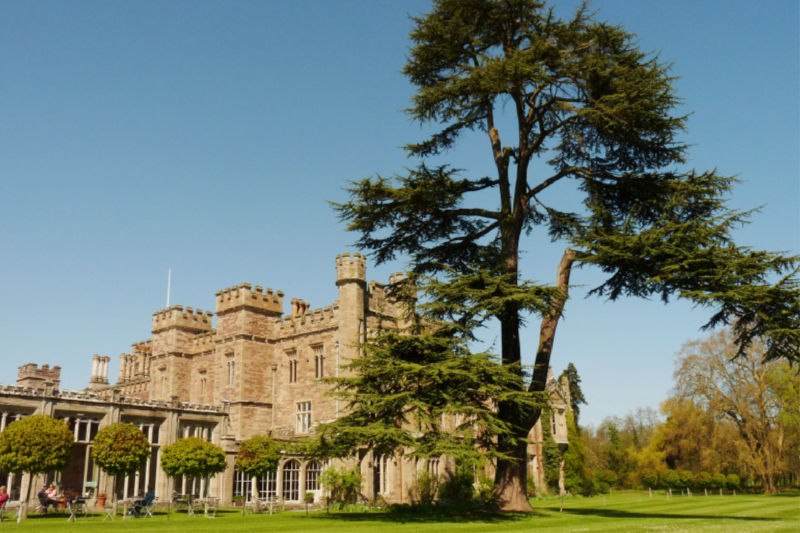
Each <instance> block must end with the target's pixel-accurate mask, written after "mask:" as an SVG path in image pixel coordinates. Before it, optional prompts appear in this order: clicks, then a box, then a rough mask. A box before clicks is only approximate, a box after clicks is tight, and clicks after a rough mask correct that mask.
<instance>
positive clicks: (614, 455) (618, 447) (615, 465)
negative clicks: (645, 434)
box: [605, 422, 628, 476]
mask: <svg viewBox="0 0 800 533" xmlns="http://www.w3.org/2000/svg"><path fill="white" fill-rule="evenodd" d="M606 434H607V435H608V446H607V447H606V450H605V453H606V457H607V459H606V464H607V465H608V468H609V469H610V470H612V471H614V472H615V473H616V474H617V476H622V475H624V474H625V472H626V470H627V466H628V465H627V457H626V453H625V450H624V449H623V448H622V441H621V439H620V437H619V430H618V429H617V427H616V426H615V425H614V424H612V423H611V422H609V423H608V424H607V425H606Z"/></svg>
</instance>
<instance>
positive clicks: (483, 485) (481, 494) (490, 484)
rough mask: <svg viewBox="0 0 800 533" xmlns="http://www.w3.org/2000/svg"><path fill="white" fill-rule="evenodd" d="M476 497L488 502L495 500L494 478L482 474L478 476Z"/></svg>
mask: <svg viewBox="0 0 800 533" xmlns="http://www.w3.org/2000/svg"><path fill="white" fill-rule="evenodd" d="M478 499H479V500H482V501H483V502H484V503H488V504H491V503H492V502H494V501H495V496H494V479H492V478H489V477H486V476H484V475H483V474H481V475H480V476H479V477H478Z"/></svg>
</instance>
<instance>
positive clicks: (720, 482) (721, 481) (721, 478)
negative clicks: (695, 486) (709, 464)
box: [711, 472, 728, 496]
mask: <svg viewBox="0 0 800 533" xmlns="http://www.w3.org/2000/svg"><path fill="white" fill-rule="evenodd" d="M727 484H728V478H726V477H725V474H720V473H719V472H717V473H716V474H714V475H713V476H711V488H712V489H719V494H720V496H721V495H722V489H724V488H725V485H727Z"/></svg>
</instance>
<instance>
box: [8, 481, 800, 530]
mask: <svg viewBox="0 0 800 533" xmlns="http://www.w3.org/2000/svg"><path fill="white" fill-rule="evenodd" d="M559 503H560V502H559V500H548V501H540V502H535V508H536V513H533V514H529V515H500V514H488V513H477V514H473V515H465V514H439V513H429V514H408V515H404V514H383V513H365V514H347V513H331V514H326V513H324V512H316V513H311V514H310V516H308V517H306V516H305V513H299V512H284V513H281V514H278V515H276V516H268V515H247V516H246V517H242V515H241V513H240V512H236V511H233V510H230V511H222V512H220V513H219V515H218V517H217V518H215V519H206V518H202V517H200V518H189V517H187V516H186V515H185V514H183V513H181V514H178V515H176V514H174V513H173V514H172V516H171V517H170V519H169V520H167V516H166V514H161V513H159V514H158V515H157V516H156V518H154V519H145V518H140V519H136V520H126V521H124V522H123V521H122V520H121V519H120V518H117V520H116V521H115V522H113V523H111V522H105V523H104V522H101V521H100V520H99V519H98V520H80V521H79V522H78V523H77V524H71V523H67V521H66V518H65V517H56V516H47V517H41V516H40V517H32V518H30V519H29V520H27V521H24V522H23V523H22V524H21V525H19V526H18V525H17V524H16V523H13V522H11V521H6V522H5V523H3V524H1V525H0V529H5V530H9V531H10V530H15V529H20V530H25V531H43V532H44V531H48V532H53V531H67V530H72V531H80V532H81V533H84V532H90V531H147V532H150V531H154V532H160V531H163V532H175V533H177V532H184V531H186V532H192V533H201V532H206V531H208V532H211V531H214V532H225V533H227V532H250V531H253V532H255V531H259V532H260V531H276V532H281V533H284V532H294V531H297V532H300V531H314V532H321V533H339V532H341V533H362V532H363V533H371V532H386V531H391V532H395V531H398V532H403V533H405V532H408V533H411V532H428V531H458V532H472V531H474V532H476V533H477V532H480V533H485V532H490V531H502V532H509V533H510V532H515V531H520V532H522V531H542V532H544V531H547V532H548V533H550V532H558V533H561V532H563V533H567V532H599V531H614V532H638V531H642V532H645V531H647V532H684V531H685V532H691V533H695V532H750V531H757V532H770V533H772V532H782V531H785V532H792V533H796V532H798V531H800V496H798V493H797V492H796V491H795V492H793V493H785V494H782V495H780V496H742V495H738V496H735V497H733V496H730V495H725V496H723V497H720V496H709V497H707V498H706V497H703V496H695V497H694V498H691V499H690V498H681V497H679V496H677V497H674V498H673V499H672V500H671V501H667V500H666V499H665V498H664V496H659V497H654V498H653V499H652V500H651V499H649V498H648V497H647V494H643V495H639V494H638V493H637V494H615V495H614V497H613V498H606V505H605V507H604V506H603V500H602V498H590V499H576V500H565V502H564V512H563V513H560V512H559Z"/></svg>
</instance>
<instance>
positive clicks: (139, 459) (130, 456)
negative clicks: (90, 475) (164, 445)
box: [92, 422, 150, 504]
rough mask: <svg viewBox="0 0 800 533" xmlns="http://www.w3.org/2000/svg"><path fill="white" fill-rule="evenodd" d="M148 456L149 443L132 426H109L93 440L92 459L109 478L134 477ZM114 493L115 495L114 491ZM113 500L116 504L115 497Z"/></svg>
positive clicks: (122, 424) (135, 427) (138, 430)
mask: <svg viewBox="0 0 800 533" xmlns="http://www.w3.org/2000/svg"><path fill="white" fill-rule="evenodd" d="M149 456H150V443H149V442H148V440H147V437H145V435H144V433H143V432H142V430H141V429H139V428H138V427H137V426H134V425H133V424H128V423H125V422H119V423H117V424H111V425H110V426H106V427H104V428H103V429H101V430H100V431H98V432H97V436H96V437H95V438H94V446H93V449H92V459H94V462H95V463H96V464H97V466H98V467H100V469H101V470H102V471H103V472H105V473H106V474H108V475H109V476H132V475H135V474H136V471H137V470H139V468H141V467H142V465H144V463H145V461H147V458H148V457H149ZM115 482H116V481H115ZM114 493H115V495H116V491H114ZM114 500H115V504H116V497H115V498H114Z"/></svg>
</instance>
